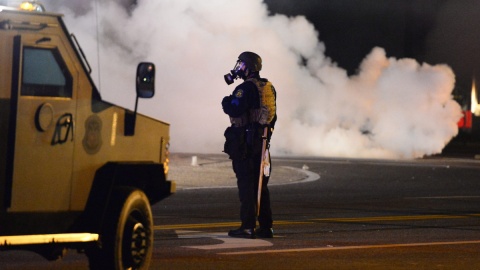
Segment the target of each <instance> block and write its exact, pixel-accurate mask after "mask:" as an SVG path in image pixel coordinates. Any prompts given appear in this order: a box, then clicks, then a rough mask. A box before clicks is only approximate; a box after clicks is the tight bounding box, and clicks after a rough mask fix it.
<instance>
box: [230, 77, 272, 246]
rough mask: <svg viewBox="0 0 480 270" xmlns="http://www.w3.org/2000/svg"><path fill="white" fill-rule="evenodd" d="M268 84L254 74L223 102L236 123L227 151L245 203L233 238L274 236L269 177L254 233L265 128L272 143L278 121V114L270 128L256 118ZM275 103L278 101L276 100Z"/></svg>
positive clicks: (264, 184) (232, 121) (263, 188)
mask: <svg viewBox="0 0 480 270" xmlns="http://www.w3.org/2000/svg"><path fill="white" fill-rule="evenodd" d="M265 82H267V80H266V79H262V78H260V76H259V74H258V72H256V73H254V74H251V76H249V77H248V78H246V80H245V81H244V82H243V83H242V84H240V85H238V86H237V87H236V88H235V90H234V91H233V93H232V94H231V95H230V96H227V97H225V98H224V99H223V101H222V107H223V110H224V112H225V113H226V114H228V116H230V120H231V123H232V125H231V126H230V127H228V128H227V130H226V131H225V137H226V143H225V149H224V152H226V153H227V154H228V155H229V157H230V159H232V165H233V170H234V172H235V174H236V177H237V186H238V191H239V197H240V203H241V208H240V218H241V221H242V225H241V227H240V228H239V229H237V230H231V231H230V232H229V235H230V236H233V237H246V238H255V237H256V236H259V237H273V230H272V229H271V228H272V223H273V220H272V211H271V208H270V194H269V190H268V187H267V184H268V180H269V177H266V176H264V178H263V182H262V194H261V202H260V212H259V217H258V222H259V224H260V228H259V229H257V232H256V234H255V231H254V228H255V225H256V204H257V192H258V179H259V173H260V163H261V158H262V153H261V152H262V143H263V139H262V135H263V130H264V127H265V126H267V128H268V129H269V132H268V141H269V139H270V136H271V131H272V130H273V126H274V124H275V121H276V114H275V116H274V118H273V120H272V121H271V122H270V123H269V124H268V125H267V124H264V125H262V124H260V123H258V122H256V121H255V116H252V115H254V114H258V111H259V107H260V105H261V104H260V103H261V99H260V94H259V89H258V86H257V85H258V83H259V84H262V83H265ZM270 85H271V84H270ZM271 88H272V90H273V92H274V95H275V99H276V93H275V89H274V88H273V86H271ZM273 102H275V101H274V100H273ZM267 145H268V142H267ZM270 169H271V167H270Z"/></svg>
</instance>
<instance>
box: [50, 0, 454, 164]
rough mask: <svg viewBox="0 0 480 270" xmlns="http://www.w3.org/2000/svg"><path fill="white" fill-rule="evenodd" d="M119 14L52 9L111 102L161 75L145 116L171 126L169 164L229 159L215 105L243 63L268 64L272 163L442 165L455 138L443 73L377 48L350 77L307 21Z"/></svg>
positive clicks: (216, 14) (236, 7) (252, 4)
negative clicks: (251, 55) (149, 67)
mask: <svg viewBox="0 0 480 270" xmlns="http://www.w3.org/2000/svg"><path fill="white" fill-rule="evenodd" d="M121 2H122V1H120V2H118V1H98V2H88V1H82V2H79V1H78V3H77V2H75V3H73V2H71V3H65V2H63V1H58V0H50V1H45V3H46V6H47V8H50V9H52V7H56V8H54V9H57V10H56V11H59V12H62V13H65V20H66V22H67V25H69V29H70V31H72V32H74V33H75V34H76V35H77V37H78V39H79V41H80V44H81V45H82V46H83V49H84V51H85V52H86V54H87V58H88V59H89V60H90V63H91V64H92V66H93V68H94V72H93V73H92V74H93V75H92V76H93V77H94V80H95V81H96V83H97V86H98V87H99V88H100V91H101V94H102V97H103V98H104V99H105V100H107V101H109V102H112V103H114V104H118V105H122V106H125V107H128V108H131V109H133V107H134V100H135V91H134V87H135V86H134V81H135V80H134V73H135V69H136V64H137V63H138V62H140V61H152V62H154V63H155V64H156V66H157V81H156V95H155V97H154V98H153V99H149V100H140V102H139V111H140V112H141V113H143V114H147V115H149V116H152V117H155V118H158V119H162V120H164V121H167V122H169V123H171V134H170V135H171V151H172V152H203V153H221V152H222V150H223V142H224V137H223V131H224V129H225V128H226V127H227V126H228V125H229V120H228V117H227V116H226V115H225V114H224V113H223V111H222V108H221V104H220V103H221V100H222V98H223V97H224V96H226V95H229V94H230V93H231V92H232V91H233V89H234V86H235V85H237V84H238V83H240V82H238V81H237V82H236V83H235V84H234V85H232V86H227V85H226V84H225V82H224V80H223V75H224V74H225V73H227V72H228V71H229V70H231V69H232V68H233V66H234V64H235V62H236V60H237V56H238V55H239V54H240V53H241V52H243V51H254V52H256V53H258V54H259V55H260V56H261V57H262V59H263V69H262V72H261V76H262V77H265V78H268V79H269V80H271V81H272V83H273V84H274V86H275V88H276V89H277V108H278V111H277V114H278V122H277V125H276V129H275V132H274V135H273V138H272V149H271V150H272V153H273V154H275V155H309V156H310V155H311V156H335V157H359V158H416V157H422V156H425V155H431V154H435V153H440V152H441V150H442V149H443V147H444V146H445V145H446V143H448V142H449V141H450V139H451V138H452V137H453V136H455V135H456V134H457V132H458V129H457V125H456V123H457V121H458V119H459V118H460V117H461V109H460V106H459V105H458V104H457V103H456V102H455V101H454V100H453V99H452V96H451V92H452V89H453V87H454V84H455V76H454V74H453V72H452V70H451V69H450V68H449V67H448V66H446V65H435V66H431V65H428V64H425V63H424V64H420V63H417V62H416V61H415V60H412V59H395V58H389V57H387V56H386V52H385V51H384V50H383V49H382V48H373V49H372V51H371V53H370V54H369V55H367V56H366V57H365V59H364V61H363V62H362V63H361V65H360V67H359V69H358V73H357V74H356V75H354V76H348V75H347V72H346V71H345V70H343V69H342V68H339V67H338V66H337V65H336V64H335V62H334V59H329V58H327V57H326V56H325V54H324V50H325V47H324V44H323V43H322V42H321V40H320V37H321V33H318V32H317V31H316V30H315V28H314V26H313V25H312V24H311V23H310V22H308V21H307V20H306V18H305V17H303V16H296V17H287V16H285V15H281V14H276V15H269V12H268V7H267V6H266V5H265V4H264V3H263V2H262V1H261V0H243V1H224V0H210V1H197V0H170V1H166V0H165V1H153V0H143V1H142V0H139V1H138V2H137V3H136V5H134V6H129V5H128V4H125V3H123V4H122V3H121ZM123 2H128V1H123ZM59 4H60V6H59ZM62 5H63V6H62ZM127 6H129V7H127ZM97 26H98V27H97ZM97 36H98V41H99V42H98V43H97ZM354 49H355V48H354V45H352V50H354Z"/></svg>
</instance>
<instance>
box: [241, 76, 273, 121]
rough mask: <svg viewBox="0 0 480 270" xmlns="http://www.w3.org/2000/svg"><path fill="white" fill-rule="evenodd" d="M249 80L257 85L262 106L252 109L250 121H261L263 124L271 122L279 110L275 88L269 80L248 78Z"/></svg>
mask: <svg viewBox="0 0 480 270" xmlns="http://www.w3.org/2000/svg"><path fill="white" fill-rule="evenodd" d="M247 81H251V82H253V83H254V84H255V85H256V86H257V89H258V95H259V97H260V108H252V109H250V121H251V122H257V123H260V124H261V125H268V124H270V122H272V120H273V118H274V117H275V113H276V111H277V105H276V102H275V98H276V97H275V95H276V93H275V88H274V87H273V85H272V83H271V82H269V81H264V80H260V79H256V78H251V79H247Z"/></svg>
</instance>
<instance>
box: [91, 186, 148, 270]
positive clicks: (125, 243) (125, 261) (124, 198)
mask: <svg viewBox="0 0 480 270" xmlns="http://www.w3.org/2000/svg"><path fill="white" fill-rule="evenodd" d="M104 224H105V225H104V226H103V228H102V231H101V234H100V241H101V246H100V247H97V248H93V249H90V250H87V256H88V258H89V264H90V269H104V270H105V269H115V270H124V269H140V270H143V269H148V267H149V265H150V259H151V257H152V249H153V218H152V210H151V208H150V203H149V201H148V198H147V196H146V195H145V193H143V192H142V191H141V190H138V189H133V188H119V189H115V190H114V191H113V193H112V200H111V203H110V204H109V207H108V209H107V213H106V218H105V221H104Z"/></svg>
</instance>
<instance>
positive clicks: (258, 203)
mask: <svg viewBox="0 0 480 270" xmlns="http://www.w3.org/2000/svg"><path fill="white" fill-rule="evenodd" d="M267 132H268V127H265V128H264V129H263V136H262V140H263V143H262V158H261V161H260V175H259V177H258V192H257V217H258V216H259V215H260V199H261V198H262V185H263V169H264V167H265V150H266V148H267Z"/></svg>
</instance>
